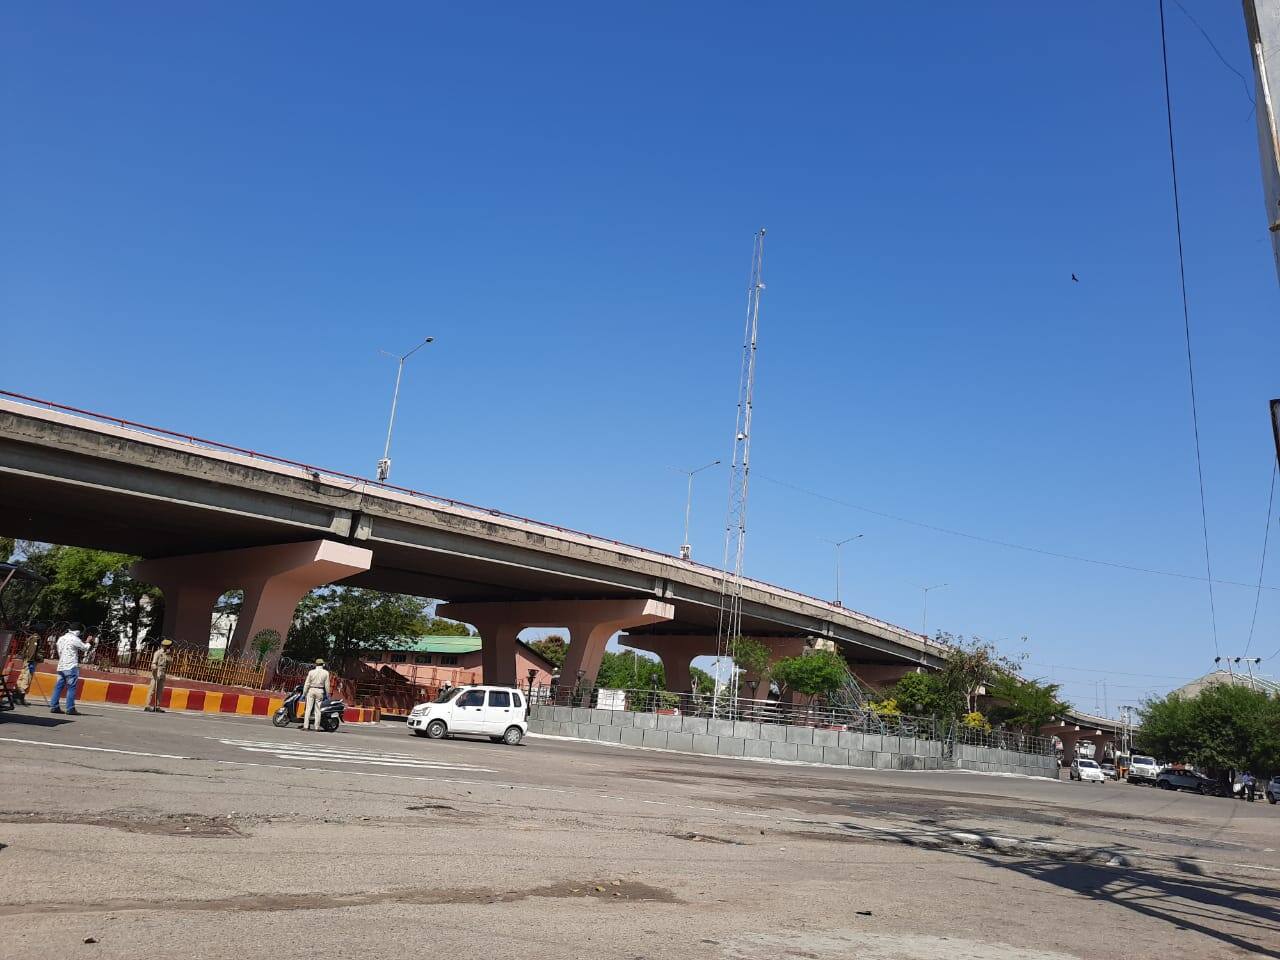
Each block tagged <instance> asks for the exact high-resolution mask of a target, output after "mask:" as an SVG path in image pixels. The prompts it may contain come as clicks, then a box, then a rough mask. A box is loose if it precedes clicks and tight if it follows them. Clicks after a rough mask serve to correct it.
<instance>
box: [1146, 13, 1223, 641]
mask: <svg viewBox="0 0 1280 960" xmlns="http://www.w3.org/2000/svg"><path fill="white" fill-rule="evenodd" d="M1159 6H1160V64H1161V66H1162V68H1163V70H1164V113H1165V122H1166V125H1167V127H1168V131H1169V173H1170V181H1171V183H1172V186H1173V222H1174V232H1175V234H1176V236H1177V239H1178V283H1179V286H1180V288H1181V291H1182V332H1183V338H1184V340H1185V341H1186V346H1187V379H1188V382H1189V384H1190V387H1191V429H1192V433H1193V435H1194V437H1195V447H1196V477H1197V479H1198V480H1199V481H1200V529H1201V532H1202V533H1203V534H1204V572H1205V581H1206V582H1207V583H1208V586H1209V627H1210V631H1211V633H1212V635H1213V653H1214V656H1218V655H1220V653H1221V651H1220V650H1219V649H1218V613H1217V610H1216V609H1215V606H1214V602H1213V566H1212V564H1211V563H1210V561H1209V512H1208V510H1207V509H1206V507H1205V496H1204V462H1203V459H1202V458H1201V456H1200V414H1199V411H1198V409H1197V404H1196V366H1195V362H1194V361H1193V359H1192V356H1191V310H1190V308H1189V307H1188V304H1187V261H1186V256H1185V254H1184V253H1183V247H1182V201H1181V199H1180V198H1179V196H1178V153H1177V150H1176V149H1175V148H1174V144H1173V96H1172V95H1171V94H1170V92H1169V43H1168V38H1167V36H1166V31H1165V21H1164V0H1160V4H1159Z"/></svg>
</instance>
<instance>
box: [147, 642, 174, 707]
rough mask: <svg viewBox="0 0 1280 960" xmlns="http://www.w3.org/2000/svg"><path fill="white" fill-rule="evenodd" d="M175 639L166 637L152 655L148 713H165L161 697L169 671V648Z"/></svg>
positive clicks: (148, 688)
mask: <svg viewBox="0 0 1280 960" xmlns="http://www.w3.org/2000/svg"><path fill="white" fill-rule="evenodd" d="M172 646H173V641H172V640H170V639H169V638H168V637H165V638H164V639H163V640H161V641H160V646H158V647H156V652H155V653H153V654H152V655H151V685H150V686H149V687H147V706H146V708H145V709H146V712H147V713H164V711H163V710H162V709H160V698H161V697H162V696H164V678H165V676H166V674H168V672H169V648H170V647H172Z"/></svg>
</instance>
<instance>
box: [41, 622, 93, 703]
mask: <svg viewBox="0 0 1280 960" xmlns="http://www.w3.org/2000/svg"><path fill="white" fill-rule="evenodd" d="M83 632H84V626H83V625H82V624H79V623H72V624H69V625H68V626H67V632H66V633H64V634H63V635H62V636H60V637H59V638H58V682H57V683H56V684H54V687H53V701H52V702H53V707H52V708H51V709H50V711H49V712H50V713H62V707H61V706H59V703H60V701H61V700H62V691H63V690H66V692H67V713H69V714H71V715H72V716H75V715H77V711H76V684H78V683H79V682H80V657H81V656H82V655H84V654H86V653H88V652H89V649H90V645H89V644H88V643H86V642H85V641H84V640H81V639H80V634H81V633H83Z"/></svg>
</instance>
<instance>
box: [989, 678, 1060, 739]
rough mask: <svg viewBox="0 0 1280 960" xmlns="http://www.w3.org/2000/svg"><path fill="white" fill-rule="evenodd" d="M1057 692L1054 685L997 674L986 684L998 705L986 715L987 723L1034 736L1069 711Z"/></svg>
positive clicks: (1056, 685) (1057, 687)
mask: <svg viewBox="0 0 1280 960" xmlns="http://www.w3.org/2000/svg"><path fill="white" fill-rule="evenodd" d="M1059 689H1060V687H1059V686H1058V684H1056V683H1040V682H1038V681H1036V680H1024V679H1023V678H1021V677H1017V676H1014V675H1012V674H1008V673H1002V674H998V675H997V676H995V677H994V678H993V679H992V680H991V681H990V682H989V683H988V684H987V693H988V694H990V695H991V696H992V697H993V698H994V699H995V700H996V701H998V702H997V704H996V705H995V706H994V707H992V708H991V709H990V710H989V711H988V719H989V720H991V722H992V723H996V724H1004V725H1005V726H1008V727H1012V728H1013V729H1015V730H1021V731H1023V732H1024V733H1029V734H1033V735H1034V734H1037V733H1039V731H1040V728H1041V727H1043V726H1044V725H1045V724H1046V723H1048V722H1049V721H1050V720H1052V719H1053V718H1054V717H1055V716H1058V715H1060V714H1063V713H1065V712H1066V711H1067V710H1069V709H1070V705H1069V704H1067V703H1065V702H1064V701H1063V700H1061V699H1060V698H1059V697H1058V690H1059Z"/></svg>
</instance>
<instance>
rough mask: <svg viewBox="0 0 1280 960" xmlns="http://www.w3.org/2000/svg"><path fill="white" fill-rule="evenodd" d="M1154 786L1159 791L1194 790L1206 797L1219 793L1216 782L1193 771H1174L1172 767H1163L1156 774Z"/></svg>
mask: <svg viewBox="0 0 1280 960" xmlns="http://www.w3.org/2000/svg"><path fill="white" fill-rule="evenodd" d="M1156 786H1157V787H1159V788H1160V789H1161V790H1194V791H1195V792H1196V793H1201V794H1204V795H1205V796H1206V797H1208V796H1212V795H1214V794H1217V793H1219V792H1220V788H1219V786H1218V782H1217V781H1216V780H1210V779H1209V778H1208V777H1206V776H1204V775H1203V774H1199V773H1196V772H1195V771H1194V770H1175V769H1174V768H1173V767H1165V768H1164V769H1163V770H1161V771H1160V772H1159V773H1158V774H1156Z"/></svg>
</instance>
